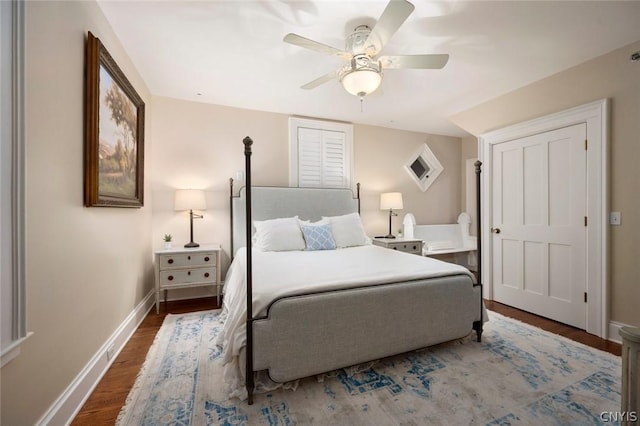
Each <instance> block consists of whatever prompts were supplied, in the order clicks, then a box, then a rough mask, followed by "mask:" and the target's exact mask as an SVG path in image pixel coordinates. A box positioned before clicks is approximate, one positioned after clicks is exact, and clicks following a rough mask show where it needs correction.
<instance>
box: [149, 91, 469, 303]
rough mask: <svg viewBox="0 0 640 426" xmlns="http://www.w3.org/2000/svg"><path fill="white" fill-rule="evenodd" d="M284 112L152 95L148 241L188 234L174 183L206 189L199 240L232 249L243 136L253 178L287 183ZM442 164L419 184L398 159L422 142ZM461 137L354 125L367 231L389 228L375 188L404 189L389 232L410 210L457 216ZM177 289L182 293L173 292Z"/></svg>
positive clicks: (429, 218)
mask: <svg viewBox="0 0 640 426" xmlns="http://www.w3.org/2000/svg"><path fill="white" fill-rule="evenodd" d="M288 118H289V117H288V116H287V115H283V114H275V113H267V112H260V111H250V110H245V109H238V108H230V107H223V106H217V105H208V104H201V103H196V102H187V101H180V100H176V99H169V98H154V115H153V118H152V120H151V126H152V130H153V134H154V136H155V139H154V157H153V162H152V163H151V165H150V167H151V176H152V182H151V187H152V190H153V194H154V196H153V199H154V203H153V231H152V234H153V246H154V247H155V248H160V247H161V246H162V236H163V235H164V234H165V233H171V234H173V235H174V237H175V243H174V244H176V245H181V244H184V242H185V241H188V230H189V226H188V216H187V215H186V213H181V212H175V211H173V193H174V192H173V191H174V188H181V187H183V188H187V187H194V188H201V189H205V190H206V191H207V204H208V206H209V208H208V210H207V211H206V212H205V218H204V219H203V220H197V221H195V223H194V234H195V237H194V238H195V239H196V241H198V242H201V243H203V242H219V243H221V244H222V245H223V247H224V248H225V250H226V252H227V255H228V250H229V215H228V206H229V199H228V197H229V190H228V185H229V183H228V180H229V177H235V175H236V171H238V170H244V157H243V144H242V139H243V138H244V137H245V136H247V135H248V136H251V137H252V139H253V140H254V145H253V156H252V170H253V184H254V185H285V186H286V185H288V179H289V175H288V161H289V160H288V158H289V153H288V152H289V145H288V137H289V136H288V128H289V127H288V126H289V124H288ZM425 142H426V143H428V145H429V147H430V148H431V150H432V151H433V152H434V154H435V155H436V156H437V157H438V159H439V160H440V162H441V163H442V164H443V166H444V172H443V173H442V174H441V175H440V176H439V177H438V179H437V180H436V182H435V183H434V184H433V185H432V186H431V187H430V188H429V190H428V191H427V192H424V193H423V192H422V191H420V189H419V188H418V187H417V185H416V184H415V183H414V182H413V181H412V180H411V178H410V177H409V175H408V174H407V173H406V172H405V171H404V170H403V165H404V163H405V162H406V161H408V160H409V158H410V157H411V156H412V155H413V154H414V153H415V152H416V151H417V150H418V148H419V147H420V146H421V144H423V143H425ZM460 145H461V142H460V138H455V137H448V136H435V135H428V134H423V133H415V132H407V131H400V130H393V129H387V128H382V127H374V126H365V125H358V124H356V125H354V157H355V161H354V169H355V170H354V175H355V178H354V181H355V182H360V183H361V185H362V190H361V196H362V217H363V222H364V225H365V228H366V230H367V232H368V233H369V234H370V235H384V234H386V233H387V231H388V215H387V214H386V213H385V212H383V211H380V210H379V194H380V193H381V192H386V191H401V192H402V193H403V196H404V210H403V211H401V212H400V215H399V217H396V218H394V222H393V223H394V233H396V232H397V230H398V229H399V228H400V227H401V226H402V217H403V215H404V214H405V213H408V212H411V213H413V214H414V215H415V216H416V219H417V220H418V222H419V223H447V222H452V221H455V219H456V218H457V216H458V214H459V210H460V196H459V193H460V179H461V177H460V176H461V169H460V155H461V151H460V149H461V148H460ZM178 297H180V296H178Z"/></svg>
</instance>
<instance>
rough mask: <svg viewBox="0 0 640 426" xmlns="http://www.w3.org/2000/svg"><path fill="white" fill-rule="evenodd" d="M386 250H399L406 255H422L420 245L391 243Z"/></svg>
mask: <svg viewBox="0 0 640 426" xmlns="http://www.w3.org/2000/svg"><path fill="white" fill-rule="evenodd" d="M387 248H390V249H392V250H400V251H404V252H406V253H412V254H418V255H422V244H421V243H391V244H389V245H388V247H387Z"/></svg>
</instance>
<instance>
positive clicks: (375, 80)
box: [342, 69, 382, 96]
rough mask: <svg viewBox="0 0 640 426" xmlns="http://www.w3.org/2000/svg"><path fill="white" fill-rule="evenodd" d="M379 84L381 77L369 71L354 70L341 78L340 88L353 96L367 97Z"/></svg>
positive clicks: (377, 73)
mask: <svg viewBox="0 0 640 426" xmlns="http://www.w3.org/2000/svg"><path fill="white" fill-rule="evenodd" d="M381 82H382V75H381V74H380V73H379V72H376V71H373V70H369V69H360V70H354V71H351V72H349V73H348V74H345V75H344V76H343V77H342V86H343V87H344V89H345V90H346V91H347V92H349V93H351V94H352V95H354V96H365V95H368V94H369V93H371V92H373V91H375V90H376V89H377V88H378V87H379V86H380V83H381Z"/></svg>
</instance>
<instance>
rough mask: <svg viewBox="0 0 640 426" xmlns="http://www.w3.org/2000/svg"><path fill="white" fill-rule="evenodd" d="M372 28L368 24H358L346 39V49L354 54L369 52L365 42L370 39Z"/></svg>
mask: <svg viewBox="0 0 640 426" xmlns="http://www.w3.org/2000/svg"><path fill="white" fill-rule="evenodd" d="M369 34H371V28H369V26H368V25H358V26H357V27H356V28H355V29H354V30H353V32H352V33H351V34H349V36H348V37H347V39H346V40H345V43H344V46H345V50H346V51H347V52H349V53H351V54H352V55H354V56H355V55H357V54H361V53H367V51H366V50H367V49H366V48H367V47H368V46H365V43H366V42H367V40H368V39H369Z"/></svg>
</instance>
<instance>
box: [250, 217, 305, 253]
mask: <svg viewBox="0 0 640 426" xmlns="http://www.w3.org/2000/svg"><path fill="white" fill-rule="evenodd" d="M253 226H254V227H255V228H256V233H255V235H254V238H255V246H256V248H258V249H260V250H263V251H292V250H304V249H305V243H304V238H303V237H302V232H301V231H300V225H299V224H298V216H295V217H287V218H280V219H270V220H254V221H253Z"/></svg>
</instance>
